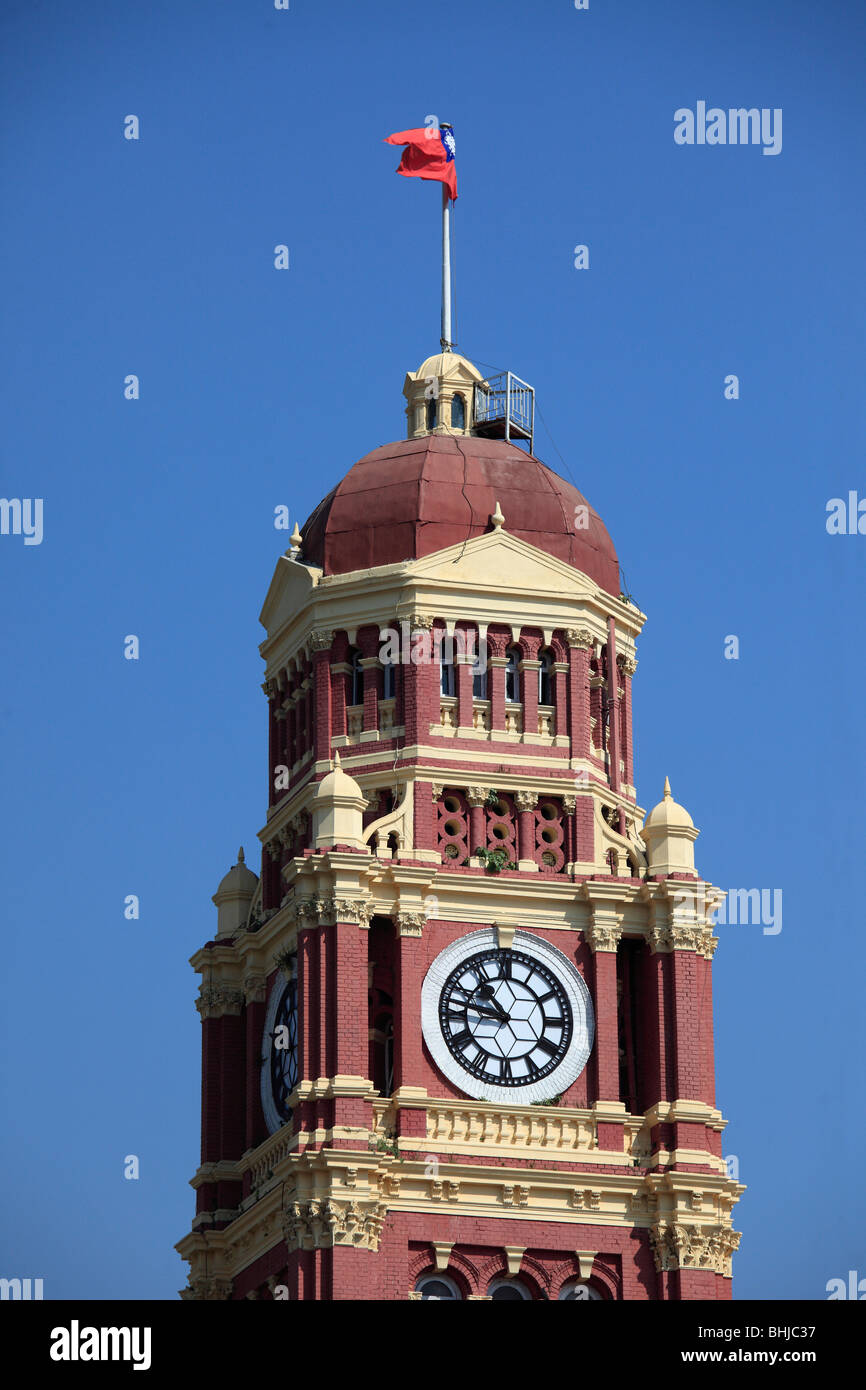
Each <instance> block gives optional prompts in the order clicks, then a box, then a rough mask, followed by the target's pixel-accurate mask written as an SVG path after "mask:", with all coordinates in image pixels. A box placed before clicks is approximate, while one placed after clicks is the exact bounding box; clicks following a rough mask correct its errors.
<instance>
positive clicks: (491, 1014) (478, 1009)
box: [466, 1004, 511, 1023]
mask: <svg viewBox="0 0 866 1390" xmlns="http://www.w3.org/2000/svg"><path fill="white" fill-rule="evenodd" d="M470 1009H471V1011H472V1013H474V1014H483V1015H484V1017H485V1018H495V1019H496V1021H497V1022H498V1023H510V1021H511V1020H510V1019H509V1017H508V1014H505V1013H503V1012H502V1010H501V1009H499V1010H498V1011H497V1010H496V1009H488V1008H486V1007H485V1006H484V1005H483V1004H467V1005H466V1012H467V1013H469V1011H470Z"/></svg>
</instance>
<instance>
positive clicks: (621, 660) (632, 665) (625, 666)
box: [616, 656, 637, 676]
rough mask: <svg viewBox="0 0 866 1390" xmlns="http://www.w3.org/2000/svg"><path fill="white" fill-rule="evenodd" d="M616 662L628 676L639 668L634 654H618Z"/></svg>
mask: <svg viewBox="0 0 866 1390" xmlns="http://www.w3.org/2000/svg"><path fill="white" fill-rule="evenodd" d="M616 664H617V666H619V667H621V668H622V670H623V671H624V672H625V674H626V675H627V676H633V675H634V673H635V671H636V670H637V661H636V660H635V658H634V657H633V656H618V657H617V659H616Z"/></svg>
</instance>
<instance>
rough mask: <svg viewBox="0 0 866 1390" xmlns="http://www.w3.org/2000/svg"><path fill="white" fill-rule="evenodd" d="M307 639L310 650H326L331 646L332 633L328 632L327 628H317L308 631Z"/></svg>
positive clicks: (332, 640) (332, 641)
mask: <svg viewBox="0 0 866 1390" xmlns="http://www.w3.org/2000/svg"><path fill="white" fill-rule="evenodd" d="M307 640H308V642H309V645H310V649H311V650H312V651H314V652H326V651H329V650H330V648H331V647H332V646H333V643H334V634H333V632H329V631H328V630H327V628H318V629H316V630H315V631H313V632H311V633H310V635H309V638H308V639H307Z"/></svg>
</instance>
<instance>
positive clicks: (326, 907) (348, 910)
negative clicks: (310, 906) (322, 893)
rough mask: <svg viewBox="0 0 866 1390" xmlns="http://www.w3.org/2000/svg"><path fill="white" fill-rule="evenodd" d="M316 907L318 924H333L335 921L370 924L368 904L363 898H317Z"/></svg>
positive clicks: (366, 925) (359, 924)
mask: <svg viewBox="0 0 866 1390" xmlns="http://www.w3.org/2000/svg"><path fill="white" fill-rule="evenodd" d="M316 907H317V909H318V913H319V925H320V926H323V927H325V926H334V924H335V923H337V922H355V923H357V924H358V926H361V927H368V926H369V925H370V916H371V913H370V904H369V903H368V902H366V901H365V899H364V898H317V899H316Z"/></svg>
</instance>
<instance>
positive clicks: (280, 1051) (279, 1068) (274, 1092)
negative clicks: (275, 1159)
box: [261, 962, 298, 1134]
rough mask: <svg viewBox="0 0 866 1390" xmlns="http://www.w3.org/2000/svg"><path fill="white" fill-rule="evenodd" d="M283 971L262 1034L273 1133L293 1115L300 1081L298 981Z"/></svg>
mask: <svg viewBox="0 0 866 1390" xmlns="http://www.w3.org/2000/svg"><path fill="white" fill-rule="evenodd" d="M288 968H289V970H290V971H291V975H292V978H291V979H289V980H287V979H286V978H285V975H284V974H283V973H282V972H281V973H280V974H279V975H278V976H277V979H276V983H275V984H274V987H273V989H272V990H271V997H270V999H269V1001H268V1010H267V1015H266V1017H265V1029H264V1036H263V1038H262V1088H261V1094H262V1109H263V1111H264V1114H265V1119H266V1121H267V1125H268V1129H269V1130H270V1132H271V1134H273V1133H274V1132H275V1131H276V1130H278V1129H281V1128H282V1126H283V1125H284V1124H286V1122H287V1121H288V1120H289V1119H290V1118H291V1114H292V1110H291V1106H290V1105H289V1097H290V1095H291V1094H292V1091H293V1090H294V1089H295V1086H296V1085H297V1083H298V982H297V977H296V976H295V973H294V968H293V965H292V962H289V966H288Z"/></svg>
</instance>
